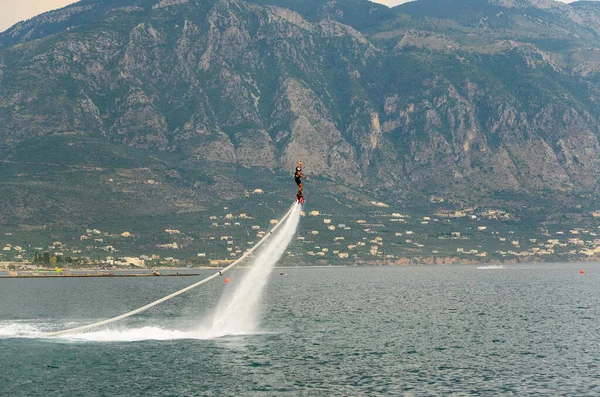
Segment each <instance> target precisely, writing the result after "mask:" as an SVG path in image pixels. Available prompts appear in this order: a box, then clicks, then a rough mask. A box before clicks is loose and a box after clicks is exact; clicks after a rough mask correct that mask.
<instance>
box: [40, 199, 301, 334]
mask: <svg viewBox="0 0 600 397" xmlns="http://www.w3.org/2000/svg"><path fill="white" fill-rule="evenodd" d="M298 203H300V200H297V202H295V203H294V204H293V205H292V206H291V207H290V209H289V210H288V212H287V213H286V214H285V215H284V216H283V218H281V219H280V220H279V222H277V224H276V225H275V226H274V227H273V229H271V231H270V232H269V233H267V234H265V236H264V237H263V238H262V239H261V240H260V241H259V242H258V243H256V245H255V246H254V247H252V248H250V249H249V250H248V251H246V252H245V253H244V255H242V256H241V257H240V258H239V259H237V260H236V261H235V262H233V263H231V264H230V265H229V266H227V267H225V268H223V269H222V270H220V271H218V272H216V273H214V274H212V275H210V276H208V277H206V278H205V279H203V280H200V281H198V282H197V283H195V284H192V285H190V286H189V287H185V288H184V289H181V290H179V291H177V292H174V293H172V294H171V295H167V296H165V297H164V298H160V299H158V300H156V301H154V302H152V303H149V304H147V305H145V306H142V307H140V308H138V309H135V310H132V311H130V312H127V313H124V314H121V315H120V316H117V317H113V318H109V319H106V320H103V321H99V322H97V323H93V324H88V325H83V326H81V327H76V328H70V329H66V330H63V331H57V332H47V333H45V334H43V336H44V337H54V336H60V335H65V334H72V333H76V332H81V331H87V330H88V329H92V328H97V327H100V326H103V325H106V324H110V323H114V322H116V321H119V320H123V319H125V318H127V317H131V316H133V315H135V314H138V313H141V312H143V311H146V310H148V309H150V308H151V307H154V306H156V305H158V304H160V303H163V302H166V301H168V300H169V299H172V298H174V297H176V296H179V295H181V294H183V293H185V292H187V291H190V290H193V289H194V288H197V287H199V286H201V285H202V284H204V283H207V282H208V281H210V280H212V279H214V278H216V277H219V276H222V275H223V273H225V272H226V271H228V270H230V269H232V268H234V267H235V266H237V265H238V264H240V263H241V262H242V261H243V260H244V259H246V258H247V257H248V256H250V255H251V254H252V253H253V252H254V251H255V250H256V249H257V248H258V247H260V246H261V245H262V244H263V243H264V242H265V241H266V240H267V239H268V238H269V237H270V236H271V235H273V233H274V232H275V231H276V230H277V229H278V228H279V226H281V225H282V224H283V223H284V222H285V221H286V219H287V218H289V216H290V215H291V213H292V211H293V210H294V207H295V206H296V205H298ZM302 203H304V198H303V197H302Z"/></svg>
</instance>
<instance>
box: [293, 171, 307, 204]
mask: <svg viewBox="0 0 600 397" xmlns="http://www.w3.org/2000/svg"><path fill="white" fill-rule="evenodd" d="M305 178H306V177H305V176H304V175H302V161H298V166H297V167H296V172H295V173H294V180H295V181H296V185H298V194H296V199H297V200H298V201H300V199H301V198H302V188H303V186H302V179H305Z"/></svg>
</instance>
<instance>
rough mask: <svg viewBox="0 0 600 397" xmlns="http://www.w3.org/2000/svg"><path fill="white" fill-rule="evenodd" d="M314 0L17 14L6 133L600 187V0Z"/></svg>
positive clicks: (361, 177)
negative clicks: (397, 1)
mask: <svg viewBox="0 0 600 397" xmlns="http://www.w3.org/2000/svg"><path fill="white" fill-rule="evenodd" d="M309 3H311V4H313V3H314V4H315V7H316V8H315V7H307V6H306V4H307V3H302V2H300V1H293V0H287V1H286V0H280V1H276V0H273V1H254V2H245V1H241V0H111V1H109V0H84V1H81V2H79V3H76V4H74V5H72V6H69V7H66V8H64V9H62V10H58V11H53V12H50V13H46V14H43V15H41V16H39V17H36V18H33V19H31V20H29V21H26V22H22V23H20V24H17V25H15V26H14V27H12V28H11V29H9V30H8V31H6V32H4V33H3V34H1V35H0V120H1V122H0V148H4V149H6V148H10V147H13V146H15V145H19V144H20V143H22V142H26V141H28V140H31V139H36V137H41V136H45V135H52V134H67V133H68V134H75V136H76V135H77V134H79V135H84V136H92V137H101V138H102V139H106V140H109V141H110V142H112V143H118V144H122V145H129V146H132V147H138V148H147V149H153V150H159V151H171V152H177V153H181V154H183V155H184V156H185V157H186V158H188V159H189V160H190V161H213V162H219V163H232V164H237V165H240V166H244V167H253V166H260V167H267V168H271V169H284V170H290V169H293V166H294V164H295V163H296V161H297V160H298V159H302V160H303V161H304V162H305V164H306V166H305V168H306V171H307V172H308V173H309V174H313V175H322V176H325V177H331V178H335V179H337V180H339V181H340V182H344V183H347V184H350V185H354V186H365V187H367V188H370V189H373V190H380V191H387V192H391V193H398V192H402V193H406V192H410V191H418V192H423V193H440V194H450V195H456V196H461V195H462V196H465V197H467V196H468V194H469V193H470V192H480V193H484V194H487V193H490V192H502V191H515V192H524V193H527V194H536V192H541V191H544V192H550V193H552V194H557V195H559V194H565V192H576V193H583V192H596V191H597V190H598V187H599V182H600V174H599V170H600V143H599V141H598V137H599V134H600V131H599V125H600V123H599V118H600V39H599V38H598V37H599V34H600V5H597V4H595V3H593V2H580V3H573V4H569V5H566V4H562V3H558V2H554V1H552V0H543V1H542V0H488V1H481V0H477V1H475V0H418V1H415V2H413V3H407V4H405V5H402V6H399V7H396V8H394V9H391V10H390V9H387V8H385V7H380V6H378V5H374V4H372V3H369V2H367V1H358V0H356V1H351V2H346V3H343V4H342V2H336V1H325V0H323V1H316V2H315V1H313V2H309ZM277 6H281V7H277ZM284 7H287V8H284ZM294 10H296V11H294ZM358 15H364V17H363V18H360V17H358Z"/></svg>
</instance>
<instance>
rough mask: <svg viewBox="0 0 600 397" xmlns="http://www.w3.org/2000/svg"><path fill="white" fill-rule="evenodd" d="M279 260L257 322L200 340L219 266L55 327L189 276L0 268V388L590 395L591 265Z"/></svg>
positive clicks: (596, 301)
mask: <svg viewBox="0 0 600 397" xmlns="http://www.w3.org/2000/svg"><path fill="white" fill-rule="evenodd" d="M580 267H583V268H584V269H585V270H586V272H585V274H584V275H581V274H579V269H580ZM247 272H248V269H243V270H236V271H234V272H232V273H231V275H230V277H231V278H232V280H233V279H238V278H243V277H244V275H245V274H247ZM283 272H285V273H287V276H280V275H279V273H280V271H276V272H273V273H272V274H271V275H270V277H269V279H268V283H267V285H266V287H265V290H264V296H263V300H262V301H261V302H262V303H260V308H261V310H262V317H261V318H262V321H261V322H260V325H259V327H257V328H256V329H255V331H254V332H251V333H248V334H245V335H241V336H225V337H218V338H212V339H202V338H195V337H193V336H192V335H193V333H194V332H195V330H197V328H198V327H199V326H200V325H201V324H202V322H203V321H204V320H205V319H206V318H207V317H210V316H211V314H212V313H213V311H214V309H215V308H216V307H217V306H218V303H219V300H220V297H221V294H222V293H223V292H224V291H226V290H227V288H229V287H230V285H227V284H225V283H223V282H222V280H219V282H214V283H209V284H207V285H206V288H200V289H198V290H194V291H191V292H190V293H189V294H185V295H182V296H180V297H178V298H176V299H173V300H172V301H169V302H166V303H165V304H164V305H160V306H159V307H157V308H153V309H152V310H150V311H149V312H147V313H144V314H143V315H141V316H138V317H134V318H132V319H128V320H127V321H125V322H124V323H122V324H117V325H115V326H114V327H112V328H108V329H105V330H103V331H101V332H96V333H91V334H87V336H80V337H70V338H52V339H45V338H40V332H41V331H43V330H50V329H61V328H65V327H69V326H76V325H79V324H82V323H86V322H90V321H94V320H99V319H102V318H106V317H111V316H114V315H117V314H120V313H121V312H124V311H127V310H128V309H131V308H134V307H138V306H140V305H141V304H144V303H147V302H148V301H152V300H153V299H156V298H159V297H161V296H163V295H165V292H171V291H175V290H177V289H179V288H182V287H184V286H187V285H189V284H190V283H191V280H190V279H189V278H186V277H182V278H176V277H173V278H160V277H157V278H124V279H48V280H45V279H43V280H37V279H34V280H27V279H25V280H0V395H2V396H5V395H6V396H29V395H31V396H39V395H40V396H41V395H43V396H63V395H82V396H83V395H85V396H94V395H111V396H131V395H144V396H159V395H160V396H162V395H177V396H179V395H244V396H251V395H257V396H258V395H260V396H265V395H269V396H271V395H277V396H279V395H290V396H295V395H323V396H332V395H333V396H336V395H340V396H342V395H353V396H354V395H403V394H407V395H447V394H452V393H456V394H459V395H470V394H479V395H498V394H513V395H531V394H539V395H597V394H600V376H599V374H600V368H599V366H600V316H599V315H600V292H599V289H598V285H599V284H600V266H599V265H598V264H585V265H581V264H577V265H574V264H535V265H505V269H497V270H496V271H481V270H478V269H477V268H476V267H475V266H431V267H403V268H386V267H377V268H356V267H349V268H291V269H285V270H284V271H283ZM208 274H210V273H209V272H206V275H208Z"/></svg>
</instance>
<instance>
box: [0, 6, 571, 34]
mask: <svg viewBox="0 0 600 397" xmlns="http://www.w3.org/2000/svg"><path fill="white" fill-rule="evenodd" d="M375 1H376V2H377V3H381V4H385V5H388V6H395V5H397V4H401V3H406V2H407V1H408V0H375ZM560 1H562V2H564V3H569V2H570V0H560ZM71 3H74V1H73V0H0V32H3V31H5V30H6V29H8V28H10V27H11V26H12V25H14V24H15V23H17V22H19V21H23V20H25V19H29V18H31V17H33V16H36V15H38V14H41V13H42V12H45V11H50V10H55V9H57V8H61V7H64V6H66V5H67V4H71Z"/></svg>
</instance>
